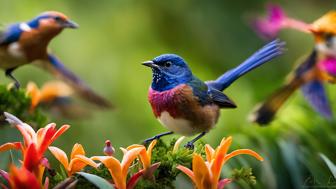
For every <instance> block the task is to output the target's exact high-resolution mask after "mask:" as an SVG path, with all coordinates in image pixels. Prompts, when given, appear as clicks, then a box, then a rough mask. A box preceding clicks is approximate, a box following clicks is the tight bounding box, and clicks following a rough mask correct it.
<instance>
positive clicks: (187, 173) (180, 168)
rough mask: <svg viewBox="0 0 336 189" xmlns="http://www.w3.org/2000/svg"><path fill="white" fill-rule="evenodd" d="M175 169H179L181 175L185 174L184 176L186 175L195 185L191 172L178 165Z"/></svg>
mask: <svg viewBox="0 0 336 189" xmlns="http://www.w3.org/2000/svg"><path fill="white" fill-rule="evenodd" d="M176 169H179V170H180V171H182V172H183V173H185V174H186V175H188V176H189V178H190V179H191V180H192V181H193V183H196V181H195V175H194V173H193V172H192V170H190V169H189V168H188V167H185V166H183V165H178V166H177V167H176Z"/></svg>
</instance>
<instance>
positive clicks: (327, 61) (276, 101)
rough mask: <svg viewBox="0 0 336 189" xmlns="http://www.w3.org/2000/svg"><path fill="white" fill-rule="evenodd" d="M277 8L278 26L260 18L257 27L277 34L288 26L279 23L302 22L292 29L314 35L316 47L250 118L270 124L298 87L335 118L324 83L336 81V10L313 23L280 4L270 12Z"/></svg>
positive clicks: (306, 97)
mask: <svg viewBox="0 0 336 189" xmlns="http://www.w3.org/2000/svg"><path fill="white" fill-rule="evenodd" d="M275 11H276V12H278V13H279V12H280V13H281V14H278V15H282V16H279V17H278V18H279V20H278V21H277V22H273V23H275V25H278V26H271V25H272V22H269V21H270V20H259V22H258V28H260V29H261V30H260V31H262V33H263V34H264V36H267V35H268V36H274V35H276V34H277V33H278V32H279V31H280V29H283V28H287V27H288V24H280V25H281V26H279V23H300V24H292V26H293V27H291V28H294V29H297V30H299V31H304V32H305V33H307V32H309V33H311V34H313V36H314V38H315V46H314V48H313V50H312V52H311V54H310V56H308V58H306V59H305V61H303V62H302V63H301V64H300V65H299V66H298V67H296V68H295V69H294V71H293V72H292V73H291V77H290V79H289V80H288V81H287V82H286V84H285V85H284V86H282V87H281V88H280V89H278V90H277V91H275V93H273V94H272V95H271V96H270V97H269V98H268V99H266V101H265V102H263V103H262V104H261V105H258V106H257V108H256V109H255V110H254V112H253V113H252V114H251V116H250V119H251V121H252V122H256V123H258V124H260V125H266V124H268V123H270V122H271V121H272V120H273V119H274V117H275V115H276V113H277V111H278V110H279V109H280V107H281V106H282V105H283V104H284V102H285V101H286V100H287V99H288V98H289V97H290V96H291V95H292V94H293V93H294V92H295V91H296V89H298V88H301V91H302V92H303V95H304V97H305V99H306V100H307V101H308V102H309V103H310V105H311V106H312V107H313V108H314V110H315V111H317V112H318V113H320V114H321V115H322V116H324V117H326V118H328V119H330V118H332V110H331V108H330V103H329V101H328V98H327V95H326V92H325V89H324V86H323V83H334V82H335V81H336V80H335V79H336V11H331V12H329V13H327V14H325V15H324V16H322V17H321V18H319V19H318V20H316V21H315V22H313V23H312V24H307V23H304V22H302V21H299V20H296V19H293V18H289V17H287V16H285V14H284V13H283V11H282V10H281V8H280V7H277V6H273V8H272V7H271V8H270V15H275V13H274V12H275ZM269 18H271V17H269ZM289 20H290V21H291V22H289ZM294 26H295V27H294ZM269 27H272V28H274V27H275V28H277V31H276V32H275V33H274V30H270V29H267V28H269ZM267 31H272V32H273V34H271V35H270V34H269V33H268V32H267ZM265 32H266V33H265ZM272 32H271V33H272Z"/></svg>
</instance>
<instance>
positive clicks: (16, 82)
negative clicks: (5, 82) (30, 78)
mask: <svg viewBox="0 0 336 189" xmlns="http://www.w3.org/2000/svg"><path fill="white" fill-rule="evenodd" d="M14 86H15V89H17V90H18V89H20V87H21V85H20V83H19V82H18V81H15V82H14Z"/></svg>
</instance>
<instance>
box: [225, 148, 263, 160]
mask: <svg viewBox="0 0 336 189" xmlns="http://www.w3.org/2000/svg"><path fill="white" fill-rule="evenodd" d="M241 154H247V155H250V156H253V157H255V158H256V159H258V160H259V161H264V158H263V157H261V156H260V155H259V154H258V153H257V152H255V151H253V150H250V149H239V150H235V151H233V152H231V153H229V154H228V155H226V156H225V160H224V161H227V160H229V159H231V158H233V157H235V156H237V155H241Z"/></svg>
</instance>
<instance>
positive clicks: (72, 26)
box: [62, 20, 79, 29]
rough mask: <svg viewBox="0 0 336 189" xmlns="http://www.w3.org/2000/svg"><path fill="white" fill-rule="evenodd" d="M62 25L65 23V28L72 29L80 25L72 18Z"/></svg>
mask: <svg viewBox="0 0 336 189" xmlns="http://www.w3.org/2000/svg"><path fill="white" fill-rule="evenodd" d="M62 25H63V27H64V28H71V29H76V28H78V27H79V25H78V24H77V23H76V22H74V21H72V20H68V21H66V22H64V23H63V24H62Z"/></svg>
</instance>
